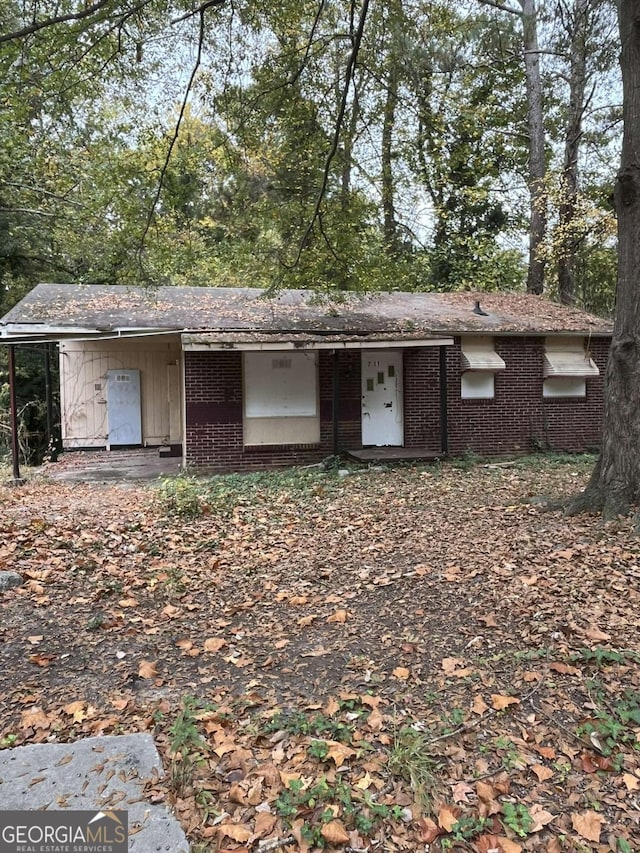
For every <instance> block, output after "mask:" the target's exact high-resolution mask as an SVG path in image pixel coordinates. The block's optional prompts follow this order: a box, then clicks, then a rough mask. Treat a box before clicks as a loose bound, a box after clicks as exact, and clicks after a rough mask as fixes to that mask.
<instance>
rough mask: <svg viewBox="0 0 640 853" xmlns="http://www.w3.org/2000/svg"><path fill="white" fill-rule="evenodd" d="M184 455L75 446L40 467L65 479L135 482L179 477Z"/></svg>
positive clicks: (81, 481)
mask: <svg viewBox="0 0 640 853" xmlns="http://www.w3.org/2000/svg"><path fill="white" fill-rule="evenodd" d="M181 466H182V459H181V457H173V456H168V457H162V456H160V455H159V451H158V448H157V447H150V448H136V449H134V450H117V449H116V450H71V451H67V452H65V453H63V454H62V455H61V456H60V458H59V460H58V461H57V462H49V463H47V464H46V465H43V466H42V467H41V469H40V471H41V472H42V473H43V474H45V475H46V476H47V477H50V478H51V479H52V480H59V481H62V482H76V483H91V482H102V483H108V482H120V483H122V482H127V481H130V482H135V481H141V480H155V479H157V478H158V477H175V476H176V475H177V474H179V473H180V470H181Z"/></svg>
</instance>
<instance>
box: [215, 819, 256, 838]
mask: <svg viewBox="0 0 640 853" xmlns="http://www.w3.org/2000/svg"><path fill="white" fill-rule="evenodd" d="M218 833H219V834H220V835H221V836H223V837H224V836H225V835H226V836H227V838H231V839H232V841H248V840H249V839H250V838H251V836H252V835H253V832H252V830H251V828H250V827H249V826H246V825H245V824H239V823H223V824H221V825H220V826H219V827H218Z"/></svg>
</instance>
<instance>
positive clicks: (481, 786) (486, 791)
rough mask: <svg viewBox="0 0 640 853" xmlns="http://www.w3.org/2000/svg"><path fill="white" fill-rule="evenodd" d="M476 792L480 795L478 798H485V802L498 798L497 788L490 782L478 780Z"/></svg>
mask: <svg viewBox="0 0 640 853" xmlns="http://www.w3.org/2000/svg"><path fill="white" fill-rule="evenodd" d="M476 793H477V795H478V799H480V800H484V802H485V803H489V802H491V800H495V798H496V790H495V788H494V787H493V785H490V784H489V783H488V782H482V781H480V782H477V783H476Z"/></svg>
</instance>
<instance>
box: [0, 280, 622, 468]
mask: <svg viewBox="0 0 640 853" xmlns="http://www.w3.org/2000/svg"><path fill="white" fill-rule="evenodd" d="M611 332H612V326H611V323H610V322H609V321H607V320H603V319H600V318H598V317H594V316H592V315H590V314H587V313H585V312H582V311H579V310H576V309H572V308H567V307H564V306H560V305H557V304H554V303H552V302H550V301H548V300H547V299H545V298H542V297H537V296H530V295H518V294H494V293H482V294H478V293H475V294H474V293H468V292H459V293H400V292H389V293H371V294H367V295H356V294H349V293H345V294H344V296H343V298H341V299H333V300H328V299H323V298H322V297H320V296H319V295H318V294H315V293H312V292H306V291H281V292H279V293H276V294H275V295H273V296H269V295H268V294H265V292H264V291H261V290H258V289H250V288H247V289H231V288H213V287H212V288H197V287H160V288H157V289H145V288H128V287H121V286H98V285H64V284H41V285H38V286H37V287H36V288H34V290H33V291H31V293H29V294H28V295H27V296H26V297H25V298H24V299H22V300H21V301H20V302H19V303H18V304H17V305H16V306H15V307H14V308H13V309H12V310H11V311H9V313H8V314H7V315H6V316H5V317H3V318H2V319H1V320H0V342H2V343H6V344H16V345H18V344H20V343H32V342H34V341H43V342H44V341H56V342H57V343H58V346H59V358H60V400H61V419H62V443H63V447H64V448H65V449H72V448H98V447H99V448H105V447H106V448H111V449H113V448H117V447H122V446H127V447H131V446H137V445H140V446H153V445H157V446H159V447H160V446H165V447H166V446H168V447H171V448H173V450H174V452H175V453H178V454H180V455H181V456H182V460H183V464H184V466H185V467H186V468H189V469H194V470H196V469H197V470H200V471H203V472H222V471H230V470H236V471H239V470H249V469H258V468H265V467H269V466H275V465H289V464H299V463H302V464H308V463H312V462H315V461H318V460H320V459H322V458H324V457H327V456H330V455H333V454H336V453H345V452H349V453H353V454H354V455H356V456H358V455H359V456H360V458H365V459H366V458H373V457H376V456H384V454H385V452H387V453H389V454H392V453H395V455H396V457H397V458H401V457H402V456H403V454H404V455H405V458H419V457H421V456H422V457H424V458H429V456H435V455H439V454H444V453H450V454H464V453H467V452H473V453H478V454H507V453H515V452H526V451H530V450H532V449H537V448H550V449H554V450H567V451H584V450H588V449H595V448H597V447H598V445H599V442H600V436H601V429H602V415H603V374H604V370H605V364H606V359H607V352H608V348H609V343H610V338H611ZM384 448H387V450H386V451H385V450H384Z"/></svg>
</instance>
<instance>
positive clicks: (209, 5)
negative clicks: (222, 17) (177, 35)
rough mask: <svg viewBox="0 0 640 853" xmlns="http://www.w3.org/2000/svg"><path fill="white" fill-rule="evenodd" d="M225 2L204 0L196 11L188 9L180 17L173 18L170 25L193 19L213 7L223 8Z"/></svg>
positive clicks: (224, 0)
mask: <svg viewBox="0 0 640 853" xmlns="http://www.w3.org/2000/svg"><path fill="white" fill-rule="evenodd" d="M226 2H227V0H206V2H205V3H202V4H201V5H200V6H198V8H197V9H190V10H189V11H188V12H186V13H185V14H184V15H181V16H180V17H179V18H174V19H173V20H172V21H171V23H172V24H181V23H182V22H183V21H187V20H189V18H195V16H196V15H202V14H203V13H204V12H206V11H207V9H211V8H213V7H215V6H224V4H225V3H226Z"/></svg>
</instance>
